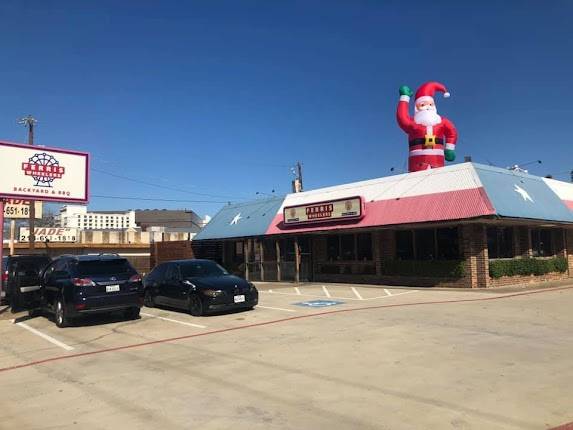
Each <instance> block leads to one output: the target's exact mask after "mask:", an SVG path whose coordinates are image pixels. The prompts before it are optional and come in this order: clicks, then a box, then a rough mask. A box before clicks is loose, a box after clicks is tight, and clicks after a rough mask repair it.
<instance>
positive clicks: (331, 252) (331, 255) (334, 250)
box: [326, 236, 340, 261]
mask: <svg viewBox="0 0 573 430" xmlns="http://www.w3.org/2000/svg"><path fill="white" fill-rule="evenodd" d="M326 255H327V257H328V260H329V261H336V260H339V259H340V241H339V238H338V236H327V237H326Z"/></svg>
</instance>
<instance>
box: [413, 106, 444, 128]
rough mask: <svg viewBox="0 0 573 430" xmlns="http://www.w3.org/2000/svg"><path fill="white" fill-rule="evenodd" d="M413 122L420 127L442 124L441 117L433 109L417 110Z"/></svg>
mask: <svg viewBox="0 0 573 430" xmlns="http://www.w3.org/2000/svg"><path fill="white" fill-rule="evenodd" d="M414 122H415V123H416V124H421V125H436V124H439V123H441V122H442V117H441V116H440V115H438V112H437V111H436V110H435V109H424V110H417V111H416V112H414Z"/></svg>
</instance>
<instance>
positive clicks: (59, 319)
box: [55, 297, 70, 328]
mask: <svg viewBox="0 0 573 430" xmlns="http://www.w3.org/2000/svg"><path fill="white" fill-rule="evenodd" d="M55 320H56V325H57V326H58V327H60V328H62V327H67V326H68V325H69V323H70V321H69V318H68V316H67V313H66V306H65V304H64V299H62V298H61V297H60V298H59V299H58V300H57V301H56V311H55Z"/></svg>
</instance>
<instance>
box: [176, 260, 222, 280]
mask: <svg viewBox="0 0 573 430" xmlns="http://www.w3.org/2000/svg"><path fill="white" fill-rule="evenodd" d="M180 268H181V276H182V277H183V278H201V277H206V276H223V275H228V274H229V272H227V271H226V270H225V269H223V268H222V267H221V266H219V265H218V264H217V263H215V262H213V261H193V262H189V263H184V264H181V265H180Z"/></svg>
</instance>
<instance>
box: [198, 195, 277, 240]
mask: <svg viewBox="0 0 573 430" xmlns="http://www.w3.org/2000/svg"><path fill="white" fill-rule="evenodd" d="M283 201H284V197H272V198H268V199H259V200H254V201H252V202H248V203H238V204H231V205H226V206H224V207H223V208H222V209H221V210H220V211H219V212H218V213H217V214H216V215H215V216H214V217H213V219H211V221H209V223H208V224H207V225H206V226H205V227H204V228H203V229H202V230H201V231H200V232H199V233H197V235H196V236H195V237H194V239H193V240H205V239H227V238H232V237H250V236H260V235H263V234H265V232H266V231H267V228H268V226H269V224H270V223H271V221H272V219H273V217H274V216H275V214H276V213H277V211H278V209H279V208H280V206H281V204H282V202H283Z"/></svg>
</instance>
